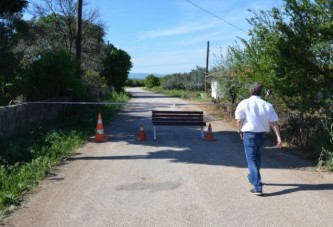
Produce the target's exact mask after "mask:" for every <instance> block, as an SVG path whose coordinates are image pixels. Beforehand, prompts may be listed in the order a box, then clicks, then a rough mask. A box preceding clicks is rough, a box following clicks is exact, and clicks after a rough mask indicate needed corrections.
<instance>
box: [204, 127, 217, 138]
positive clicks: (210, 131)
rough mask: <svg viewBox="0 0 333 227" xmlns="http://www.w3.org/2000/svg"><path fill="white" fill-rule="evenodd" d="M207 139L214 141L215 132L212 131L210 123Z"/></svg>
mask: <svg viewBox="0 0 333 227" xmlns="http://www.w3.org/2000/svg"><path fill="white" fill-rule="evenodd" d="M205 140H206V141H214V140H215V139H214V135H213V132H212V126H211V125H210V124H209V125H208V132H207V134H206V136H205Z"/></svg>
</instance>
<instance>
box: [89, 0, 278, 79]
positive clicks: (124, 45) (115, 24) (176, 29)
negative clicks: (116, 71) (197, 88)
mask: <svg viewBox="0 0 333 227" xmlns="http://www.w3.org/2000/svg"><path fill="white" fill-rule="evenodd" d="M84 2H85V3H87V5H85V6H84V8H83V11H85V10H86V11H88V10H89V8H90V9H98V10H99V13H100V17H101V20H102V21H103V23H104V25H105V31H106V36H105V38H104V39H105V41H106V42H109V43H111V44H113V45H114V46H116V47H117V48H119V49H122V50H124V51H126V52H127V53H128V54H129V55H130V56H131V61H132V63H133V67H132V69H131V73H152V74H161V75H166V74H172V73H186V72H190V71H191V70H192V69H196V66H199V67H206V56H207V42H208V41H209V68H212V67H214V66H216V64H217V62H218V59H219V56H220V55H221V53H222V54H224V53H225V52H226V50H227V48H228V46H232V45H234V44H235V43H236V42H238V43H239V39H238V38H237V37H241V38H245V39H247V38H248V30H249V29H250V28H251V26H250V24H249V23H248V22H247V21H246V19H249V18H251V17H252V16H253V13H251V12H249V11H248V10H249V9H251V10H254V11H259V10H269V9H271V8H272V7H273V6H274V7H282V5H283V0H120V1H119V0H89V1H88V0H84Z"/></svg>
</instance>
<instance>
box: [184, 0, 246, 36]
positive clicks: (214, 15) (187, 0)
mask: <svg viewBox="0 0 333 227" xmlns="http://www.w3.org/2000/svg"><path fill="white" fill-rule="evenodd" d="M185 1H186V2H188V3H190V4H191V5H193V6H195V7H197V8H199V9H201V10H202V11H204V12H206V13H208V14H210V15H212V16H213V17H216V18H218V19H219V20H222V21H223V22H224V23H227V24H229V25H230V26H232V27H234V28H236V29H238V30H240V31H242V32H245V33H247V32H246V31H245V30H243V29H241V28H239V27H237V26H236V25H233V24H232V23H230V22H228V21H226V20H225V19H223V18H221V17H219V16H217V15H216V14H214V13H212V12H210V11H208V10H206V9H204V8H202V7H200V6H198V5H197V4H195V3H193V2H191V1H189V0H185Z"/></svg>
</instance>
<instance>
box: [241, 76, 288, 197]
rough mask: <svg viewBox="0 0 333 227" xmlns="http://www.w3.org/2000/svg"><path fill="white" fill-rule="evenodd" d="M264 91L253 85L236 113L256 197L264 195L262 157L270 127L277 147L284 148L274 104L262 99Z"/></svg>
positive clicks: (252, 190) (253, 192)
mask: <svg viewBox="0 0 333 227" xmlns="http://www.w3.org/2000/svg"><path fill="white" fill-rule="evenodd" d="M262 90H263V86H262V84H260V83H257V82H255V83H254V84H252V85H251V86H250V94H251V96H250V98H247V99H244V100H242V101H241V102H240V103H239V104H238V106H237V108H236V111H235V119H236V123H237V127H238V132H239V135H240V137H241V139H242V140H243V144H244V150H245V156H246V160H247V164H248V168H249V172H250V173H249V175H248V179H249V182H250V183H251V184H252V185H253V187H254V188H253V189H251V193H252V194H255V195H261V194H262V182H261V176H260V166H261V155H262V150H263V147H264V144H265V141H266V133H267V132H268V131H269V128H270V126H271V127H272V129H273V131H274V133H275V135H276V138H277V147H279V148H281V147H282V140H281V136H280V129H279V125H278V116H277V114H276V112H275V110H274V107H273V106H272V104H270V103H268V102H266V101H264V100H263V99H262V98H261V97H260V95H261V92H262Z"/></svg>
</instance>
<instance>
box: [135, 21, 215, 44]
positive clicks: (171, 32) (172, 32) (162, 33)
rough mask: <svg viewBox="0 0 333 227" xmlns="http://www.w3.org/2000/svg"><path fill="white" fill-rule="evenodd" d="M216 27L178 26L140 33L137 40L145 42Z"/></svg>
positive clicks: (207, 24) (213, 23)
mask: <svg viewBox="0 0 333 227" xmlns="http://www.w3.org/2000/svg"><path fill="white" fill-rule="evenodd" d="M216 26H218V23H217V22H212V23H201V24H200V23H197V24H193V23H192V24H186V25H179V26H175V27H171V28H165V29H156V30H150V31H145V32H141V33H140V34H139V39H140V40H145V39H154V38H160V37H167V36H176V35H186V34H191V33H195V32H198V31H202V30H207V29H211V28H214V27H216Z"/></svg>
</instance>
